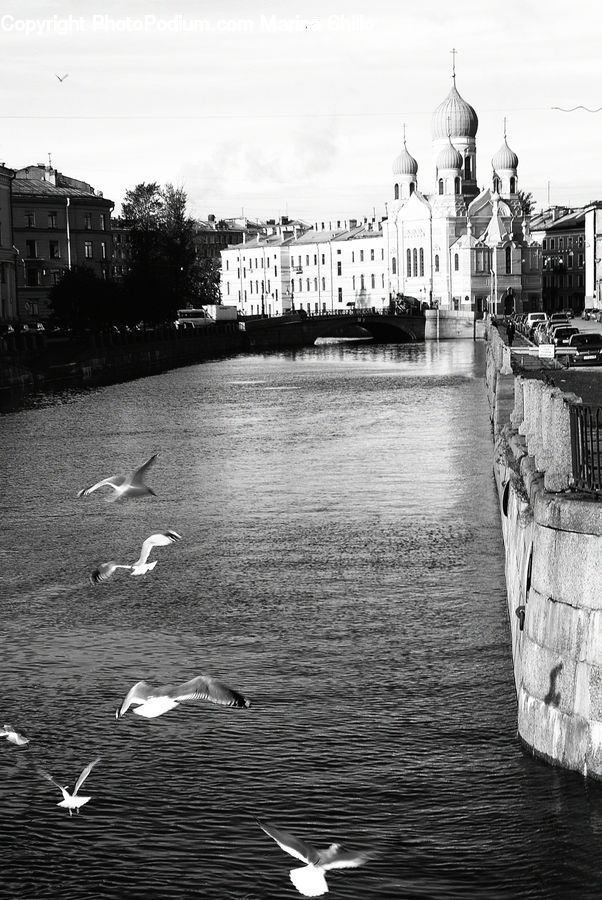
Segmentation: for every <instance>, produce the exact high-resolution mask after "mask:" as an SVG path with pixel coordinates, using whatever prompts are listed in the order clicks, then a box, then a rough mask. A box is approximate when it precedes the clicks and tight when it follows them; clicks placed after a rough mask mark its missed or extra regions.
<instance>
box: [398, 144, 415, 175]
mask: <svg viewBox="0 0 602 900" xmlns="http://www.w3.org/2000/svg"><path fill="white" fill-rule="evenodd" d="M417 172H418V163H417V162H416V160H415V159H414V157H413V156H412V154H411V153H409V152H408V149H407V147H406V142H405V141H404V142H403V150H402V151H401V153H400V154H399V156H398V157H397V158H396V159H395V160H394V162H393V174H394V175H416V174H417Z"/></svg>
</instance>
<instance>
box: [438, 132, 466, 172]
mask: <svg viewBox="0 0 602 900" xmlns="http://www.w3.org/2000/svg"><path fill="white" fill-rule="evenodd" d="M462 165H463V159H462V154H461V153H460V151H459V150H456V148H455V147H454V145H453V144H452V142H451V139H450V140H449V143H448V145H447V147H444V148H443V150H442V151H441V153H440V154H439V156H438V157H437V168H438V169H461V168H462Z"/></svg>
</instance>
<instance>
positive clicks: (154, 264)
mask: <svg viewBox="0 0 602 900" xmlns="http://www.w3.org/2000/svg"><path fill="white" fill-rule="evenodd" d="M186 205H187V197H186V192H185V191H184V190H183V188H181V187H174V185H173V184H166V185H165V187H163V188H161V187H160V186H159V185H158V184H157V183H156V182H151V183H149V184H146V183H144V182H142V183H141V184H138V185H136V187H134V188H133V189H132V190H130V191H127V193H126V195H125V200H124V202H123V204H122V207H123V215H124V218H125V219H126V221H127V223H128V225H129V228H130V238H131V246H132V267H131V271H130V272H129V274H128V276H127V277H126V280H125V285H126V290H127V293H128V296H129V298H130V304H131V307H132V308H133V309H135V310H137V319H138V320H140V319H143V320H144V321H147V322H164V321H168V320H173V319H175V317H176V311H177V309H178V308H180V307H184V306H186V305H187V304H189V303H192V305H198V303H199V295H198V283H199V276H198V273H197V272H196V266H197V262H196V257H195V249H194V230H195V222H194V220H193V219H192V218H191V217H190V216H189V215H188V213H187V210H186Z"/></svg>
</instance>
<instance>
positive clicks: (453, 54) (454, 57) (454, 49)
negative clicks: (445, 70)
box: [449, 47, 458, 85]
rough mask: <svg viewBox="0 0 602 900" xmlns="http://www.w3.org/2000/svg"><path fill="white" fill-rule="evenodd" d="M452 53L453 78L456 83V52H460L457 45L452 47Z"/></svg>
mask: <svg viewBox="0 0 602 900" xmlns="http://www.w3.org/2000/svg"><path fill="white" fill-rule="evenodd" d="M449 52H450V53H451V55H452V78H453V79H454V85H455V83H456V53H457V52H458V51H457V50H456V48H455V47H452V48H451V50H450V51H449Z"/></svg>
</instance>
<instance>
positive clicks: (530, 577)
mask: <svg viewBox="0 0 602 900" xmlns="http://www.w3.org/2000/svg"><path fill="white" fill-rule="evenodd" d="M489 336H490V341H489V345H488V365H487V388H488V394H489V400H490V405H491V410H492V422H493V427H494V437H495V462H494V471H495V477H496V481H497V486H498V492H499V496H500V513H501V521H502V530H503V536H504V544H505V550H506V587H507V598H508V613H509V619H510V628H511V633H512V659H513V664H514V678H515V683H516V693H517V700H518V733H519V736H520V739H521V740H522V741H523V743H524V744H525V745H526V746H527V747H529V748H530V749H531V750H532V751H533V753H534V754H536V755H537V756H539V757H542V758H543V759H546V760H548V761H549V762H551V763H553V764H556V765H560V766H563V767H565V768H567V769H573V770H575V771H578V772H581V773H583V774H584V775H589V776H592V777H596V778H602V502H599V501H598V502H596V501H595V500H594V499H592V498H591V497H588V496H587V495H584V494H579V493H577V492H576V491H574V490H573V489H572V464H571V445H570V419H569V405H570V402H571V401H575V400H577V399H578V398H576V397H575V395H573V394H566V393H563V392H562V391H561V390H559V389H558V388H556V387H555V386H553V384H551V383H549V382H548V383H546V381H545V380H540V379H539V378H537V377H526V375H525V373H523V374H518V373H516V374H514V373H513V372H512V369H511V368H510V367H509V365H508V362H509V353H508V348H505V347H504V345H503V342H502V340H501V338H500V336H499V334H498V332H497V330H496V329H495V328H492V329H491V331H490V335H489Z"/></svg>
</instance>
